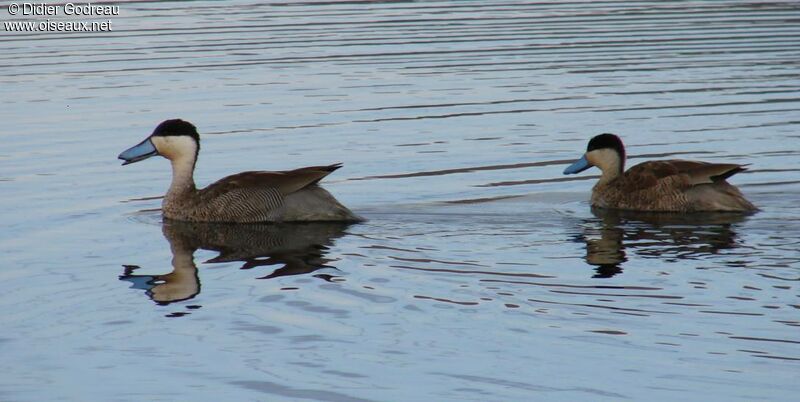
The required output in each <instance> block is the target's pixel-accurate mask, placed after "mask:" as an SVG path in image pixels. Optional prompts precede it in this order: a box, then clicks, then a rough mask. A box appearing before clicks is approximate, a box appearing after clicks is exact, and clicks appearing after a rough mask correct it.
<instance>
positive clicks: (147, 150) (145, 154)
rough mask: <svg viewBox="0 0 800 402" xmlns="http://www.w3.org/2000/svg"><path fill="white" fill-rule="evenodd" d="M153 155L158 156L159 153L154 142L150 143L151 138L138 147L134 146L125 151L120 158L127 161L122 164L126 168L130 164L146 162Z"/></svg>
mask: <svg viewBox="0 0 800 402" xmlns="http://www.w3.org/2000/svg"><path fill="white" fill-rule="evenodd" d="M153 155H158V151H157V150H156V147H155V146H154V145H153V142H152V141H150V138H145V140H144V141H142V142H140V143H139V144H138V145H136V146H132V147H130V148H128V149H126V150H125V151H123V152H122V153H121V154H119V156H118V158H119V159H122V160H124V161H125V163H123V164H122V166H125V165H127V164H129V163H134V162H139V161H142V160H145V159H147V158H149V157H151V156H153Z"/></svg>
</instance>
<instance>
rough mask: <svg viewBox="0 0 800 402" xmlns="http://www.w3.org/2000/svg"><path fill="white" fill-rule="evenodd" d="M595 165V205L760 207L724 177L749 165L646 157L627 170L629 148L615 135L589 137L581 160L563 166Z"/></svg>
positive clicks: (624, 207) (736, 209) (687, 209)
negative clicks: (646, 159) (597, 175)
mask: <svg viewBox="0 0 800 402" xmlns="http://www.w3.org/2000/svg"><path fill="white" fill-rule="evenodd" d="M592 166H597V167H598V168H599V169H600V170H601V171H602V175H601V176H600V180H598V182H597V184H595V186H594V188H593V189H592V198H591V202H592V205H593V206H596V207H600V208H609V209H622V210H634V211H654V212H701V211H720V212H753V211H757V210H758V208H756V207H755V206H754V205H753V204H752V203H750V201H748V200H746V199H745V198H744V196H743V195H742V193H741V192H740V191H739V189H737V188H736V187H735V186H733V185H731V184H729V183H728V182H727V181H726V179H727V178H729V177H731V176H733V175H735V174H736V173H739V172H741V171H744V170H745V167H744V166H742V165H738V164H732V163H707V162H696V161H686V160H663V161H647V162H642V163H640V164H638V165H636V166H634V167H632V168H630V169H628V170H627V171H625V147H624V146H623V144H622V140H620V138H619V137H617V136H616V135H614V134H600V135H598V136H596V137H594V138H592V139H591V141H589V146H588V147H587V149H586V153H585V154H584V155H583V157H582V158H581V159H579V160H578V161H576V162H575V163H573V164H572V165H570V166H569V167H567V168H566V169H565V170H564V174H575V173H580V172H582V171H584V170H586V169H588V168H590V167H592Z"/></svg>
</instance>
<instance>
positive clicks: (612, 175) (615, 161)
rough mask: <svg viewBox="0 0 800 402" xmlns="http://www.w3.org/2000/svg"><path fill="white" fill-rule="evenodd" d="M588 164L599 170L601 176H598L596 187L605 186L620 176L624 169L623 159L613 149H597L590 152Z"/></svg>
mask: <svg viewBox="0 0 800 402" xmlns="http://www.w3.org/2000/svg"><path fill="white" fill-rule="evenodd" d="M589 159H590V162H592V164H593V165H595V166H597V167H598V168H600V170H601V171H602V172H603V174H602V175H601V176H600V180H599V181H598V182H597V184H598V185H600V186H603V185H606V184H608V183H610V182H612V181H614V180H615V179H617V178H618V177H620V176H622V171H623V169H624V168H625V161H624V159H623V157H622V156H621V155H620V154H619V153H618V152H617V151H615V150H613V149H599V150H595V151H592V154H591V155H589Z"/></svg>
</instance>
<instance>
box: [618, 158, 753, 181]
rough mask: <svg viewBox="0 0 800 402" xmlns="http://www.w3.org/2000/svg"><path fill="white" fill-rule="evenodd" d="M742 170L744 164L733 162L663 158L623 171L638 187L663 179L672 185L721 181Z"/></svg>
mask: <svg viewBox="0 0 800 402" xmlns="http://www.w3.org/2000/svg"><path fill="white" fill-rule="evenodd" d="M743 170H746V168H745V167H744V166H742V165H738V164H733V163H708V162H698V161H685V160H665V161H649V162H644V163H640V164H638V165H636V166H634V167H632V168H630V169H629V170H628V171H627V172H625V176H626V177H627V178H628V179H629V180H635V181H636V182H637V183H638V184H639V186H638V187H640V188H649V187H653V186H656V185H658V184H659V183H662V182H664V181H670V182H671V183H672V184H671V185H672V186H685V187H692V186H696V185H699V184H711V183H715V182H718V181H722V180H725V179H727V178H728V177H731V176H733V175H735V174H736V173H739V172H741V171H743Z"/></svg>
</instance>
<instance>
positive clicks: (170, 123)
mask: <svg viewBox="0 0 800 402" xmlns="http://www.w3.org/2000/svg"><path fill="white" fill-rule="evenodd" d="M199 153H200V135H199V134H198V133H197V128H196V127H195V126H194V125H193V124H192V123H190V122H188V121H184V120H181V119H171V120H165V121H163V122H161V123H160V124H159V125H158V126H156V128H155V130H153V133H152V134H150V136H148V137H147V138H145V139H144V141H142V142H141V143H139V144H137V145H135V146H133V147H130V148H128V149H127V150H125V151H123V152H122V153H120V154H119V156H118V158H119V159H122V160H123V161H124V162H123V164H122V165H123V166H124V165H128V164H131V163H135V162H139V161H142V160H145V159H147V158H150V157H152V156H156V155H160V156H163V157H164V158H167V159H169V161H170V162H171V164H172V183H171V184H170V186H169V189H168V190H167V193H166V195H165V196H164V199H163V200H162V204H161V210H162V214H163V216H164V217H165V218H167V219H172V220H178V221H191V222H229V223H255V222H303V221H338V222H359V221H362V220H363V218H361V217H360V216H358V215H356V214H354V213H353V212H352V211H350V210H349V209H348V208H347V207H345V206H344V205H342V204H341V203H340V202H339V201H337V200H336V198H334V197H333V195H331V194H330V193H329V192H328V191H326V190H325V189H324V188H322V187H321V186H320V185H319V181H320V180H322V179H323V178H325V177H326V176H328V175H329V174H331V173H332V172H333V171H335V170H336V169H339V168H340V167H341V166H342V165H341V164H340V163H336V164H332V165H327V166H311V167H303V168H299V169H295V170H287V171H275V172H270V171H248V172H242V173H238V174H234V175H230V176H227V177H224V178H222V179H220V180H218V181H216V182H214V183H212V184H210V185H208V186H207V187H205V188H203V189H198V188H197V187H196V186H195V182H194V168H195V165H196V163H197V157H198V155H199Z"/></svg>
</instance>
